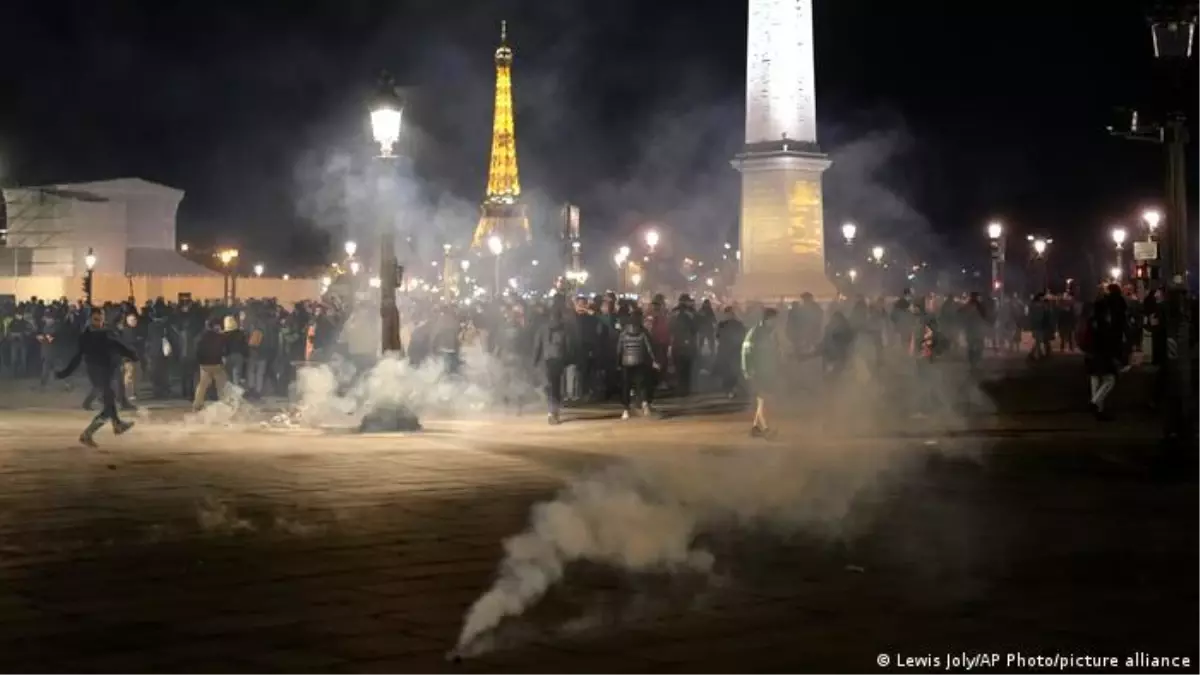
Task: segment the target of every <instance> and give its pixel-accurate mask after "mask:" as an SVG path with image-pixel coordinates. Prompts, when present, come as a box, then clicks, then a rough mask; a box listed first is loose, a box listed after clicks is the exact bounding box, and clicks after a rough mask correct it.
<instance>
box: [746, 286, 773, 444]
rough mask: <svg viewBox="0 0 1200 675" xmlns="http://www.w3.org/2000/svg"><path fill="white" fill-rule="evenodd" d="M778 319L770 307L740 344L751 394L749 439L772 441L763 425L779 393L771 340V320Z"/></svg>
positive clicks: (768, 427) (771, 435)
mask: <svg viewBox="0 0 1200 675" xmlns="http://www.w3.org/2000/svg"><path fill="white" fill-rule="evenodd" d="M778 315H779V312H778V310H776V309H775V308H774V307H767V308H766V309H764V310H763V314H762V319H761V320H760V321H759V322H758V324H757V325H755V326H754V327H753V328H751V329H750V332H749V333H747V334H746V340H745V341H744V342H743V343H742V374H743V375H744V377H745V378H746V382H748V383H749V384H750V387H751V389H752V390H753V391H754V421H753V422H752V424H751V426H750V435H751V436H753V437H755V438H772V437H774V436H775V430H774V429H772V428H771V425H770V424H769V423H768V421H767V413H768V410H770V409H772V408H773V407H774V406H773V405H772V404H773V403H774V401H775V397H776V394H777V392H778V391H779V385H780V378H779V375H780V373H779V366H780V359H779V346H778V343H777V342H776V337H775V319H776V317H777V316H778Z"/></svg>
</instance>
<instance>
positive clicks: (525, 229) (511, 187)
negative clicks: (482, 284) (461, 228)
mask: <svg viewBox="0 0 1200 675" xmlns="http://www.w3.org/2000/svg"><path fill="white" fill-rule="evenodd" d="M493 235H496V236H499V237H500V239H501V240H502V241H503V242H504V245H505V247H511V246H516V245H519V244H522V243H525V242H527V241H529V238H530V234H529V218H528V217H526V215H525V204H524V203H523V202H522V201H521V179H520V177H519V175H518V173H517V137H516V134H515V133H514V131H513V103H512V49H511V48H510V47H509V46H508V22H507V21H501V22H500V46H499V47H498V48H497V49H496V107H495V111H494V112H493V114H492V161H491V164H489V165H488V182H487V193H486V195H485V196H484V198H483V204H481V205H480V208H479V225H477V226H476V227H475V237H474V238H473V239H472V242H471V245H472V247H474V248H480V247H486V246H487V242H488V239H490V238H491V237H492V236H493Z"/></svg>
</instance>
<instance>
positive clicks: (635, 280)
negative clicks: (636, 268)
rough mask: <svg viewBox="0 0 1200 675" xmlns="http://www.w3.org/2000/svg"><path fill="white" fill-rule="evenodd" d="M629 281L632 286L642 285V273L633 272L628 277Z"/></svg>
mask: <svg viewBox="0 0 1200 675" xmlns="http://www.w3.org/2000/svg"><path fill="white" fill-rule="evenodd" d="M629 281H630V283H632V284H633V287H634V288H637V287H638V286H641V285H642V275H641V274H640V273H639V272H634V273H633V275H632V276H630V277H629Z"/></svg>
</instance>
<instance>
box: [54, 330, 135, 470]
mask: <svg viewBox="0 0 1200 675" xmlns="http://www.w3.org/2000/svg"><path fill="white" fill-rule="evenodd" d="M123 360H130V361H136V360H137V355H136V354H134V353H133V350H132V349H130V348H129V347H128V346H126V345H125V344H124V343H122V342H121V341H120V340H118V339H116V337H115V336H114V335H113V334H112V333H110V332H109V331H107V330H105V329H104V311H103V310H101V309H93V310H92V312H91V325H90V327H89V329H88V330H86V331H84V332H83V334H82V335H80V336H79V347H78V348H77V349H76V351H75V356H73V357H72V358H71V361H70V363H68V364H67V367H66V368H64V369H62V370H61V371H59V372H58V373H56V376H57V377H58V379H60V380H64V379H66V378H68V377H70V376H71V373H73V372H75V369H76V368H78V367H79V364H80V362H86V364H87V374H88V380H89V381H91V383H92V387H94V388H98V389H100V391H101V395H102V397H103V401H104V408H103V409H102V410H101V411H100V412H99V413H98V414H97V415H96V416H95V417H94V418H92V421H91V422H90V423H89V424H88V426H87V428H86V429H84V431H83V433H82V434H80V435H79V442H80V443H83V444H84V445H87V446H90V447H96V441H95V440H94V439H93V438H92V437H93V435H94V434H95V433H96V431H97V430H99V429H100V427H102V426H104V423H105V422H108V421H111V422H112V427H113V433H114V434H117V435H118V436H119V435H121V434H123V433H125V432H126V431H129V429H130V428H131V427H133V422H123V421H121V417H120V415H118V414H117V394H116V392H114V391H113V376H114V375H115V374H116V370H117V368H118V367H120V365H121V363H122V362H123Z"/></svg>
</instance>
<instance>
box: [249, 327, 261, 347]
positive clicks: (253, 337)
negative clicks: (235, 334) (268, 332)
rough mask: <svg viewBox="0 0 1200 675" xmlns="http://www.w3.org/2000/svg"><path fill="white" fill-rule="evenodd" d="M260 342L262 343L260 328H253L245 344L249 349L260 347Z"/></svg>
mask: <svg viewBox="0 0 1200 675" xmlns="http://www.w3.org/2000/svg"><path fill="white" fill-rule="evenodd" d="M262 341H263V332H262V329H261V328H255V329H254V330H252V331H250V337H249V339H247V340H246V342H247V343H248V344H249V345H250V346H251V347H260V346H262Z"/></svg>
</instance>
